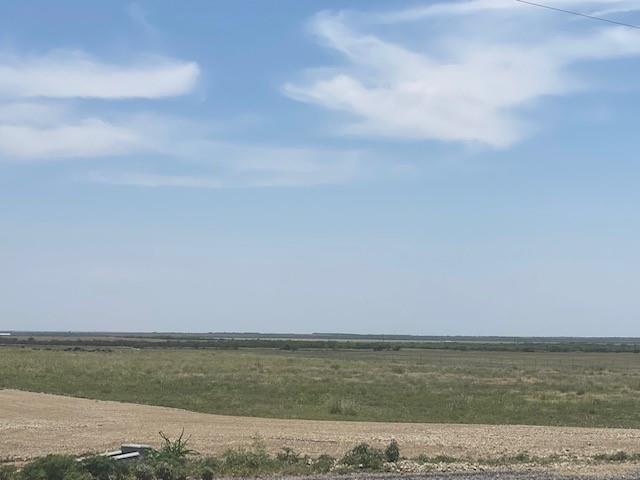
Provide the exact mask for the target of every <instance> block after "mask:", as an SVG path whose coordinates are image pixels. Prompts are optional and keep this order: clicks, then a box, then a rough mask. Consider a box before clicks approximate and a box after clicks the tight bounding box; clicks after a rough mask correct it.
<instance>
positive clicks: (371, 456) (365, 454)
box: [342, 443, 384, 470]
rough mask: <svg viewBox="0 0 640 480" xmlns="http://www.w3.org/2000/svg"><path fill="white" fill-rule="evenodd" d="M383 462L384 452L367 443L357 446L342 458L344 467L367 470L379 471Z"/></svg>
mask: <svg viewBox="0 0 640 480" xmlns="http://www.w3.org/2000/svg"><path fill="white" fill-rule="evenodd" d="M383 461H384V455H383V454H382V452H381V451H380V450H378V449H377V448H373V447H372V446H370V445H369V444H367V443H361V444H359V445H356V446H355V447H353V449H351V450H350V451H349V452H347V453H346V454H345V456H344V457H343V458H342V463H343V464H344V465H349V466H352V467H358V468H362V469H365V470H379V469H380V468H381V467H382V462H383Z"/></svg>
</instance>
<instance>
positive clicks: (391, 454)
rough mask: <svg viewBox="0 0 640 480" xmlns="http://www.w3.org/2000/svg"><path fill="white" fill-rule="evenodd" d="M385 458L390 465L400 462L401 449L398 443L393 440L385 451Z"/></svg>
mask: <svg viewBox="0 0 640 480" xmlns="http://www.w3.org/2000/svg"><path fill="white" fill-rule="evenodd" d="M384 458H385V460H386V461H387V462H390V463H396V462H397V461H398V460H400V447H399V446H398V442H396V441H395V440H391V443H389V445H387V448H385V449H384Z"/></svg>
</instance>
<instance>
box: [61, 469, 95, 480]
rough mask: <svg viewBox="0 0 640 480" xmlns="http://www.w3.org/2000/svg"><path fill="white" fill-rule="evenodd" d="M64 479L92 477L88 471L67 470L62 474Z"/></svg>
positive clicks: (87, 479) (88, 479) (78, 479)
mask: <svg viewBox="0 0 640 480" xmlns="http://www.w3.org/2000/svg"><path fill="white" fill-rule="evenodd" d="M63 479H64V480H93V477H92V476H91V474H90V473H89V472H84V471H81V470H69V471H68V472H67V473H65V474H64V477H63Z"/></svg>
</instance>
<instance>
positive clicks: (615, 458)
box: [593, 450, 636, 462]
mask: <svg viewBox="0 0 640 480" xmlns="http://www.w3.org/2000/svg"><path fill="white" fill-rule="evenodd" d="M635 456H636V455H630V454H628V453H627V452H624V451H622V450H621V451H619V452H615V453H600V454H598V455H596V456H595V457H593V458H594V459H596V460H600V461H605V462H627V461H629V460H632V459H633V458H634V457H635Z"/></svg>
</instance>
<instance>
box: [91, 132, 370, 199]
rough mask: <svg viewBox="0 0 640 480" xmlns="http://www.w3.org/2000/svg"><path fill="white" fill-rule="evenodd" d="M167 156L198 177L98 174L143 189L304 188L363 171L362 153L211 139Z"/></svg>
mask: <svg viewBox="0 0 640 480" xmlns="http://www.w3.org/2000/svg"><path fill="white" fill-rule="evenodd" d="M163 148H165V153H167V154H169V155H175V156H176V157H177V158H180V159H182V160H183V161H188V162H190V163H191V164H192V165H197V166H198V167H199V170H200V171H199V173H198V174H188V175H183V174H164V173H163V174H158V173H148V172H131V171H125V172H122V171H116V172H113V171H100V172H96V171H94V172H92V173H91V174H90V175H89V179H90V180H92V181H95V182H99V183H108V184H115V185H129V186H141V187H195V188H246V187H299V186H311V185H329V184H340V183H345V182H348V181H350V180H353V179H354V178H356V177H357V176H358V175H359V174H360V172H361V156H362V155H361V153H360V152H358V151H341V150H329V149H313V148H276V147H269V146H253V145H238V144H228V143H222V142H213V141H209V140H192V141H189V140H184V139H183V140H182V141H180V140H178V139H177V138H175V139H168V141H167V144H166V145H165V146H164V147H163Z"/></svg>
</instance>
